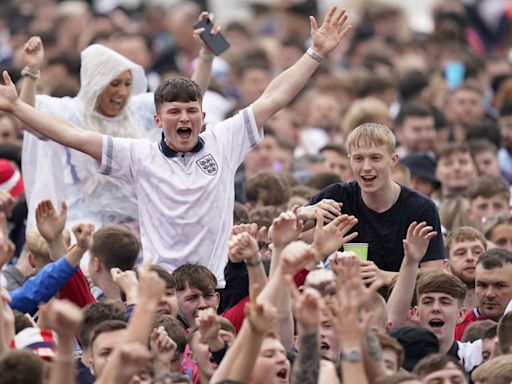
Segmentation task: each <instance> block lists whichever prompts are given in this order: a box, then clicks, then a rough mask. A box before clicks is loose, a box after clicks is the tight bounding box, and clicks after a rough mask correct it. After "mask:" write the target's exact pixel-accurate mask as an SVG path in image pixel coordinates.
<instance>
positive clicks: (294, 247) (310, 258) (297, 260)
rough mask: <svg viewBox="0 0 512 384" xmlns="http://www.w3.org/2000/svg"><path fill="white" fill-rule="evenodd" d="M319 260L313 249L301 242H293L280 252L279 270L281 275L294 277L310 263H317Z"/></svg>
mask: <svg viewBox="0 0 512 384" xmlns="http://www.w3.org/2000/svg"><path fill="white" fill-rule="evenodd" d="M319 261H320V258H319V257H318V254H317V253H316V252H315V250H314V248H313V247H311V246H309V245H307V244H306V243H304V242H303V241H293V242H291V243H290V244H288V245H287V246H286V247H284V249H283V251H282V252H281V259H280V265H279V267H278V268H280V270H281V273H282V274H283V275H287V274H288V275H292V276H293V275H295V274H296V273H297V272H299V271H300V270H301V269H302V268H305V267H306V266H308V265H310V264H311V263H315V262H319Z"/></svg>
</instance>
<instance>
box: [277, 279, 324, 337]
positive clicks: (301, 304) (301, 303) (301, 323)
mask: <svg viewBox="0 0 512 384" xmlns="http://www.w3.org/2000/svg"><path fill="white" fill-rule="evenodd" d="M285 279H286V282H287V283H288V287H289V288H290V293H291V296H292V311H293V316H294V318H295V320H296V321H297V327H298V329H299V330H300V332H301V333H302V334H303V335H304V334H309V333H313V332H315V331H318V327H319V326H320V321H321V310H322V297H321V296H320V293H319V292H318V291H317V290H316V289H314V288H310V287H306V288H305V289H304V291H303V292H302V293H300V292H299V290H298V289H297V286H296V285H295V282H294V281H293V278H292V277H291V276H290V275H286V276H285Z"/></svg>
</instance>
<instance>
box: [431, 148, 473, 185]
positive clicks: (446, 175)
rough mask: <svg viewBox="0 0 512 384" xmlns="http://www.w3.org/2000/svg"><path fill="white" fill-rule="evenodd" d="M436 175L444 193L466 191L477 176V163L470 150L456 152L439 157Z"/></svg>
mask: <svg viewBox="0 0 512 384" xmlns="http://www.w3.org/2000/svg"><path fill="white" fill-rule="evenodd" d="M436 177H437V179H438V180H439V181H440V182H441V184H442V187H443V194H444V195H449V194H453V193H460V192H465V191H466V189H467V188H468V187H469V184H470V183H471V182H472V181H473V180H474V179H475V178H476V177H477V171H476V166H475V163H474V162H473V159H472V158H471V155H470V153H469V152H455V153H453V154H451V155H449V156H445V157H442V158H440V159H439V161H438V162H437V169H436Z"/></svg>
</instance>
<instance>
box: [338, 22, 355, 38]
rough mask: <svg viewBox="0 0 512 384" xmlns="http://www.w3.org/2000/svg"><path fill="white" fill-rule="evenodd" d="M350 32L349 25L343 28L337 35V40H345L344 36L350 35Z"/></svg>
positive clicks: (350, 27)
mask: <svg viewBox="0 0 512 384" xmlns="http://www.w3.org/2000/svg"><path fill="white" fill-rule="evenodd" d="M351 30H352V26H351V25H349V26H347V27H345V29H343V30H342V31H341V32H340V33H339V34H338V38H339V39H340V40H343V39H344V38H345V36H347V35H348V34H349V33H350V31H351Z"/></svg>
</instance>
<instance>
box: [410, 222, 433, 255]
mask: <svg viewBox="0 0 512 384" xmlns="http://www.w3.org/2000/svg"><path fill="white" fill-rule="evenodd" d="M436 236H437V232H436V231H433V227H431V226H428V225H427V223H426V222H425V221H423V222H421V223H419V224H418V223H417V222H416V221H413V222H412V223H411V224H410V225H409V228H407V235H406V238H405V239H404V240H402V242H403V245H404V258H406V259H407V260H409V261H411V262H413V263H416V264H419V262H420V261H421V259H423V256H425V253H426V252H427V248H428V244H429V242H430V240H431V239H432V238H434V237H436Z"/></svg>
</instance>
